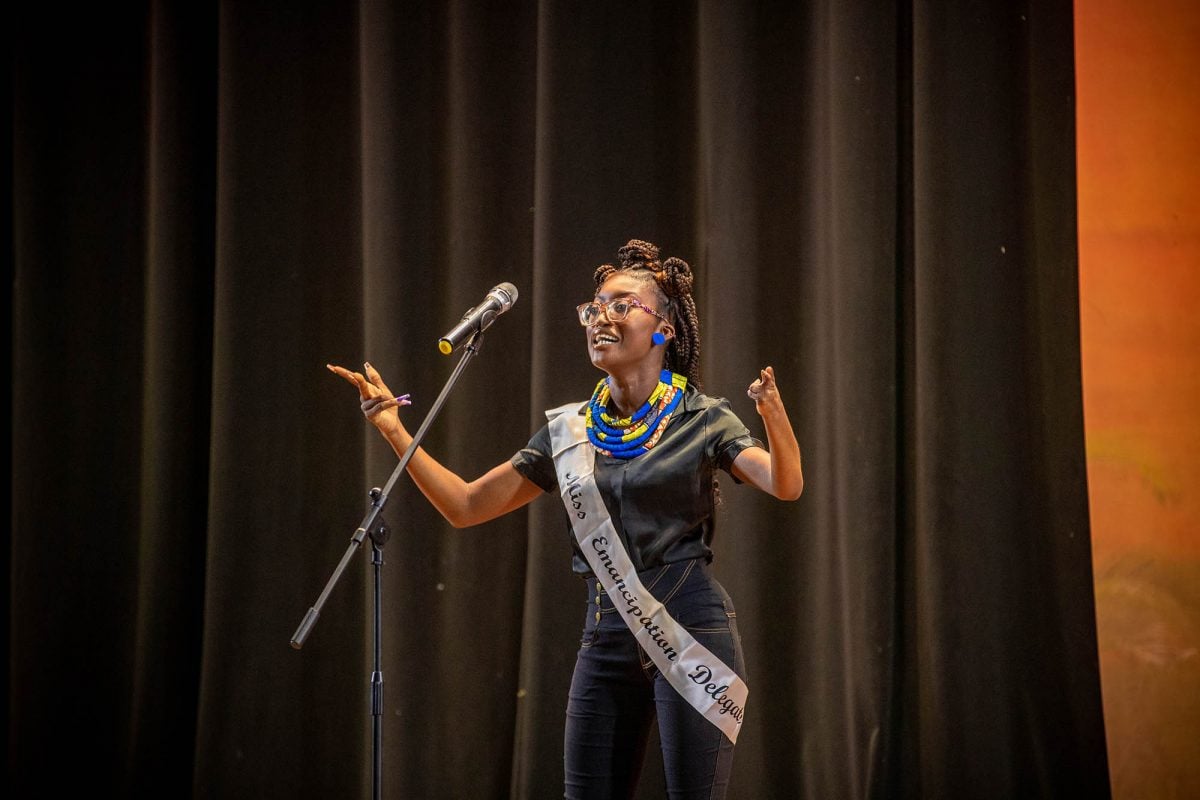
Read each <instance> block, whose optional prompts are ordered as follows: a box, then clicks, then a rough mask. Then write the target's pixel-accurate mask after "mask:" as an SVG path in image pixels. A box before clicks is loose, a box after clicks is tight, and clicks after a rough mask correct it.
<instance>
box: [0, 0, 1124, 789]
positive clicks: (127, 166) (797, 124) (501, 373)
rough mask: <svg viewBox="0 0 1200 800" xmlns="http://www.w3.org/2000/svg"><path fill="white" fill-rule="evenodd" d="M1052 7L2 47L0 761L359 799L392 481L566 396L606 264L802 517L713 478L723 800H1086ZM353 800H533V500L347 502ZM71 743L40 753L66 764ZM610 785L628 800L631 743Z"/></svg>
mask: <svg viewBox="0 0 1200 800" xmlns="http://www.w3.org/2000/svg"><path fill="white" fill-rule="evenodd" d="M1071 13H1072V9H1071V5H1070V3H1066V2H1056V3H1051V4H1049V5H1046V4H1040V5H1038V6H1037V7H1036V8H1035V7H1033V6H1032V4H1024V5H1020V6H1019V7H1013V6H1011V4H1003V3H999V2H996V0H974V1H973V2H970V3H965V4H964V3H949V2H932V1H930V2H913V3H908V2H904V3H896V4H892V5H889V6H886V7H880V6H879V5H878V4H874V3H866V2H862V1H861V0H854V2H848V3H842V4H837V5H833V4H828V3H813V2H803V3H795V4H790V5H787V6H786V7H785V6H782V5H779V6H776V5H774V4H757V3H742V2H736V3H735V2H730V3H708V2H700V3H695V2H663V3H654V4H649V5H647V4H635V3H606V4H600V5H596V4H592V5H579V4H575V3H567V2H562V1H561V0H542V2H539V3H522V4H516V5H513V4H508V3H499V2H494V3H488V2H467V0H455V1H454V2H449V3H419V4H402V3H388V2H382V0H362V2H360V3H359V4H358V5H357V6H353V5H351V6H347V5H345V4H338V3H332V2H323V3H313V4H303V5H301V6H293V7H284V6H282V5H279V4H275V3H268V2H262V1H261V0H259V2H252V3H225V4H218V5H208V6H203V7H196V6H188V7H186V8H185V7H184V5H183V4H174V3H167V2H153V3H150V4H147V5H144V6H134V7H128V8H125V9H122V10H120V11H119V12H113V11H112V10H111V9H108V10H106V11H105V13H104V14H103V15H102V14H100V13H99V12H95V13H93V14H92V15H91V16H87V17H72V18H70V19H63V18H58V17H54V16H51V15H50V14H48V13H46V12H34V11H29V10H24V11H21V12H20V13H19V14H18V15H17V17H16V20H15V22H16V25H15V30H16V32H17V33H16V35H15V37H14V41H15V58H14V81H13V165H14V169H13V176H12V186H11V193H12V197H13V207H14V215H13V252H14V264H15V280H14V293H13V306H12V307H13V327H14V345H13V351H12V352H13V361H12V386H13V389H12V397H13V418H12V460H13V483H12V502H13V510H12V520H13V523H12V525H13V527H12V537H11V548H10V559H11V560H10V566H11V574H12V581H11V595H10V607H9V619H10V628H9V630H10V644H9V647H10V650H9V659H8V661H9V677H10V692H9V701H8V702H9V709H10V714H9V734H8V735H9V763H10V771H11V773H12V777H13V785H14V787H16V788H18V789H20V790H22V791H23V792H24V793H25V795H28V796H38V795H40V794H47V793H49V792H50V790H51V789H52V788H54V787H55V786H56V785H58V784H59V782H60V781H62V780H64V776H62V775H61V774H59V773H60V772H61V770H60V769H59V768H58V767H57V765H58V761H59V758H58V754H59V753H62V752H70V753H71V754H72V757H73V758H77V759H78V764H79V767H80V768H79V770H78V774H77V775H70V776H66V778H65V779H68V780H73V779H74V778H76V777H79V778H83V777H86V779H87V781H88V785H89V786H90V787H91V788H93V789H101V788H109V789H111V790H113V791H117V792H118V793H124V794H128V795H132V796H150V795H155V796H160V795H164V794H169V795H171V796H187V795H189V794H190V795H191V796H195V797H226V796H261V797H284V796H287V797H331V796H338V797H347V796H363V795H366V794H367V793H368V792H369V788H370V785H371V775H370V755H371V733H370V716H369V708H368V703H367V699H368V689H369V677H370V659H371V645H372V639H371V626H370V613H371V598H372V584H371V580H370V565H369V558H367V557H363V558H361V559H360V560H359V561H357V562H356V563H355V564H354V565H352V568H351V569H349V570H348V571H347V572H346V574H345V576H344V577H343V579H342V581H341V583H340V584H339V586H338V589H337V591H336V592H335V593H334V594H333V595H332V596H331V598H330V601H329V603H328V604H327V605H326V607H325V609H324V611H323V613H322V615H321V618H320V620H319V621H318V623H317V625H316V627H315V629H314V631H313V634H312V635H311V637H310V638H309V640H308V642H307V643H306V645H305V647H304V649H303V650H302V651H300V652H296V651H293V650H291V649H290V648H289V647H288V645H287V642H288V639H289V638H290V636H291V634H292V632H293V631H294V630H295V627H296V625H297V624H298V623H299V621H300V619H301V617H302V616H303V614H304V612H305V610H306V609H307V608H308V607H309V606H310V605H312V604H313V602H314V601H315V599H316V596H317V594H318V593H319V591H320V590H321V588H322V587H323V586H324V583H325V581H326V580H327V579H328V577H329V575H330V574H331V572H332V570H333V567H334V566H335V565H336V561H337V559H338V558H339V557H340V555H341V553H342V551H343V550H344V548H345V546H346V543H347V542H348V539H349V536H350V535H351V534H352V533H353V529H354V526H355V525H356V524H357V522H358V521H359V520H360V519H361V517H362V514H363V513H364V511H365V508H366V492H367V490H368V489H369V488H370V487H371V486H379V485H382V484H383V483H384V481H386V480H387V478H388V476H389V475H390V472H391V470H392V469H393V467H394V464H395V457H394V455H393V454H392V453H391V452H390V450H389V449H388V448H387V446H386V445H385V444H384V443H383V442H382V441H380V439H379V437H378V436H377V435H376V434H375V433H374V431H373V429H371V428H370V426H369V425H367V424H366V423H365V422H364V421H363V420H362V417H361V414H360V412H359V411H358V408H357V394H356V392H355V390H354V388H353V387H351V386H349V385H348V384H346V383H345V382H343V381H341V380H340V379H338V378H337V377H336V376H333V375H331V374H330V373H329V372H328V371H326V370H325V368H324V365H325V364H326V363H337V364H342V365H344V366H346V367H349V368H352V369H361V368H362V362H363V361H365V360H369V361H371V363H372V364H373V365H375V366H376V367H377V368H378V369H379V370H380V372H381V373H382V374H383V376H384V378H385V379H386V380H387V381H388V382H389V385H390V386H391V387H392V388H393V389H394V390H396V391H397V392H409V393H411V394H412V395H413V397H414V400H415V404H414V406H413V407H412V408H409V409H405V419H406V422H407V424H408V425H409V426H410V429H412V430H415V429H416V427H417V426H418V425H419V424H420V421H421V419H422V417H423V416H424V414H425V412H426V410H427V409H428V408H429V407H430V406H431V405H432V403H433V401H434V399H435V397H436V396H437V394H438V392H439V390H440V389H441V387H442V384H443V383H444V381H445V380H446V378H447V377H448V376H449V374H450V372H451V370H452V368H453V366H454V364H455V362H456V360H457V358H458V355H457V354H456V355H455V356H453V357H451V358H446V357H444V356H442V355H440V354H439V353H438V352H437V351H436V347H435V342H436V340H437V338H438V337H439V336H440V335H441V334H442V333H444V332H445V330H447V329H448V328H449V327H450V326H451V325H452V324H453V323H454V322H455V321H457V319H458V318H459V316H461V314H462V313H463V312H464V311H466V310H467V309H468V308H469V307H471V306H472V305H474V304H475V303H477V302H478V301H479V300H480V298H481V297H482V296H483V295H484V294H485V293H486V292H487V291H488V290H489V289H490V288H491V287H493V286H494V285H496V284H497V283H500V282H502V281H509V282H512V283H514V284H515V285H516V286H517V287H518V289H519V291H520V298H519V300H518V302H517V304H516V305H515V306H514V307H513V309H512V311H510V312H509V313H508V314H506V315H504V317H503V318H501V319H500V320H498V321H497V323H496V324H495V326H494V327H493V328H492V329H490V330H489V332H488V334H487V336H486V337H485V341H484V344H483V347H482V351H481V354H480V356H479V357H478V358H477V359H475V360H474V361H473V363H472V364H471V366H470V368H469V369H468V370H467V371H466V372H465V373H464V376H463V378H462V380H461V381H460V382H459V384H458V388H457V390H456V392H455V394H454V395H453V396H452V397H451V399H450V400H449V402H448V403H447V404H446V406H445V408H444V409H443V411H442V414H441V416H440V417H439V419H438V421H437V424H436V425H434V427H433V428H432V430H431V432H430V436H429V438H428V439H427V442H426V444H427V449H428V450H429V451H430V453H431V454H433V455H434V456H435V457H437V458H438V459H439V460H441V461H442V462H443V463H444V464H446V465H447V466H448V467H449V468H451V469H452V470H454V471H456V472H458V473H459V474H461V475H462V476H463V477H465V478H467V479H471V478H474V477H475V476H477V475H479V474H481V473H482V472H484V471H485V470H487V469H489V468H490V467H492V466H494V465H496V464H499V463H502V462H503V461H505V460H506V459H507V458H508V457H510V456H511V455H512V453H514V452H515V451H516V450H517V449H519V448H520V447H521V446H523V445H524V443H525V442H526V441H527V440H528V438H529V436H530V435H531V434H532V433H533V431H535V430H536V429H537V427H539V426H540V425H541V424H543V422H544V417H543V415H542V409H545V408H548V407H552V406H556V405H559V404H561V403H563V402H567V401H570V400H574V399H584V398H585V397H586V396H587V395H588V394H589V393H590V392H591V389H592V387H593V385H594V383H595V381H596V380H597V378H598V377H599V375H598V373H596V372H595V370H594V369H593V368H592V367H591V366H590V365H589V364H588V362H587V360H586V354H585V349H584V341H583V334H582V332H581V331H580V329H579V327H578V324H577V323H576V321H575V320H574V318H573V314H572V310H573V306H574V305H576V304H577V303H579V302H581V301H582V300H584V299H586V298H588V297H589V296H590V294H591V292H592V290H593V289H592V281H591V274H592V270H593V269H594V267H595V266H596V265H598V264H600V263H603V262H606V261H611V260H612V259H613V258H614V257H615V251H616V249H617V248H618V247H619V246H621V245H622V244H624V243H625V241H626V240H627V239H630V238H644V239H649V240H651V241H654V242H656V243H658V244H659V245H661V246H662V248H663V255H664V256H670V255H675V256H679V257H682V258H684V259H686V260H688V261H689V262H691V263H692V265H693V267H694V269H695V270H696V275H697V282H696V292H697V303H698V306H699V310H700V316H701V326H702V328H701V333H702V373H703V374H702V380H703V384H704V389H705V391H706V392H707V393H709V394H712V395H718V396H726V397H728V398H729V399H730V401H731V403H732V405H733V408H734V410H735V411H736V412H737V413H738V414H739V415H740V416H741V417H742V419H743V420H744V421H746V422H747V424H748V425H749V427H750V428H751V430H752V431H753V432H755V433H756V435H760V436H761V435H762V426H761V421H760V420H758V418H757V416H756V415H755V412H754V406H753V403H752V402H751V401H750V400H749V399H748V398H747V397H746V396H745V392H744V389H745V387H746V385H748V384H749V383H750V382H751V381H752V380H753V379H754V378H755V377H756V376H757V374H758V370H759V368H761V367H764V366H767V365H768V364H770V365H773V366H774V367H775V370H776V374H777V376H778V380H779V385H780V388H781V391H782V393H783V396H784V400H785V403H786V404H787V407H788V410H789V414H790V416H791V419H792V422H793V425H794V426H795V429H796V432H797V435H798V437H799V439H800V443H801V448H802V450H803V453H804V459H805V465H806V479H807V486H806V491H805V494H804V496H803V497H802V498H801V499H800V500H799V501H798V502H795V503H780V502H777V501H774V500H773V499H771V498H769V497H766V496H764V495H762V494H760V493H757V492H755V491H754V490H751V489H748V488H747V487H745V486H741V485H737V484H735V483H734V482H733V481H732V480H731V479H729V478H728V477H726V478H724V479H723V480H722V481H721V495H722V507H721V509H720V510H719V511H718V523H717V527H718V534H717V541H716V546H715V548H716V552H717V558H716V562H715V565H716V571H717V576H718V577H719V579H720V580H721V581H722V582H723V583H724V584H725V586H726V587H727V588H728V589H729V591H730V593H731V594H732V596H733V598H734V601H735V603H736V604H737V607H738V619H739V627H740V629H741V632H742V635H743V637H744V644H745V648H746V657H747V663H748V671H749V680H748V682H749V685H750V689H751V694H750V700H749V703H748V708H747V711H748V714H747V722H746V731H745V733H744V735H743V736H742V737H740V739H739V747H738V754H737V758H736V759H735V765H734V780H733V786H734V788H733V791H731V797H744V798H750V797H847V798H850V797H855V798H857V797H864V798H865V797H896V796H902V797H960V796H973V797H981V796H983V797H1013V796H1022V797H1025V796H1031V797H1051V796H1059V795H1062V794H1065V793H1066V791H1067V788H1068V787H1071V788H1078V789H1082V790H1083V792H1084V793H1085V794H1087V795H1088V796H1107V794H1108V774H1107V766H1106V760H1105V747H1104V729H1103V721H1102V717H1101V711H1100V695H1099V677H1098V667H1097V659H1096V644H1095V624H1094V617H1093V601H1092V584H1091V562H1090V548H1089V535H1088V518H1087V505H1086V500H1087V487H1086V480H1085V473H1084V469H1083V466H1084V461H1083V455H1084V453H1083V440H1082V419H1081V410H1080V408H1081V407H1080V382H1079V351H1078V298H1077V284H1076V263H1075V258H1076V254H1075V199H1074V198H1075V189H1074V179H1075V173H1074V130H1073V120H1074V108H1073V100H1072V98H1073V63H1072V59H1073V53H1072V21H1071ZM385 517H386V518H387V520H388V523H389V526H390V527H391V529H392V531H393V536H392V538H391V540H390V542H389V543H388V545H387V546H386V548H385V559H386V564H385V567H384V569H383V575H384V584H383V598H384V611H383V620H384V642H383V645H384V651H383V654H384V676H385V690H384V700H385V713H384V766H385V777H384V789H385V796H390V797H411V796H420V797H424V796H443V797H522V798H524V797H528V798H537V797H545V796H551V795H556V794H559V793H560V792H561V785H562V729H563V720H564V716H565V706H566V694H567V687H568V685H569V681H570V675H571V668H572V664H573V660H574V653H575V648H576V641H577V634H578V629H579V627H580V625H581V624H582V621H583V614H584V611H585V608H584V606H585V603H586V590H585V587H584V585H583V584H582V583H581V582H580V581H579V580H577V579H576V578H575V577H574V576H573V575H572V574H571V572H570V567H569V564H570V545H569V538H568V534H567V531H566V528H565V526H564V523H563V519H562V514H561V511H560V509H559V506H558V503H557V499H556V498H554V497H546V498H540V499H539V500H537V501H535V502H534V503H533V504H532V505H531V506H529V507H528V508H527V509H524V510H522V511H520V512H517V513H515V514H512V515H509V516H508V517H506V518H503V519H500V520H496V521H494V522H491V523H488V524H486V525H483V526H479V527H477V528H473V529H469V530H461V531H457V530H452V529H451V528H450V527H449V526H448V525H446V524H445V522H444V521H443V520H442V519H441V518H440V516H438V515H437V513H436V512H435V511H433V509H432V508H431V507H430V506H429V504H428V503H427V502H426V501H425V500H424V499H423V498H422V497H420V495H419V492H417V491H416V489H415V488H414V487H413V486H412V485H411V483H410V482H409V481H407V480H401V481H400V482H399V483H398V484H397V487H396V489H395V491H394V493H393V494H392V496H391V500H390V502H389V504H388V507H387V510H386V512H385ZM76 754H78V755H77V756H76ZM643 772H644V774H643V780H642V787H641V790H640V792H639V797H655V796H661V794H662V768H661V764H660V758H659V753H658V750H657V748H656V746H655V744H654V743H652V744H651V747H650V748H649V750H648V752H647V759H646V763H645V764H644V766H643Z"/></svg>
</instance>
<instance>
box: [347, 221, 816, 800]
mask: <svg viewBox="0 0 1200 800" xmlns="http://www.w3.org/2000/svg"><path fill="white" fill-rule="evenodd" d="M617 255H618V259H619V265H618V266H613V265H609V264H605V265H603V266H601V267H599V268H598V269H597V270H596V272H595V275H594V279H595V283H596V293H595V297H594V299H593V300H592V301H591V302H588V303H584V304H582V305H580V306H579V307H578V309H577V311H578V314H579V320H580V324H582V325H583V326H584V328H585V330H586V331H587V347H588V355H589V356H590V358H591V360H592V363H593V364H594V365H595V366H596V367H598V368H599V369H600V370H602V371H603V372H605V373H606V374H607V377H606V378H604V379H603V380H601V381H600V383H599V384H598V385H597V387H596V390H595V392H594V393H593V395H592V399H591V400H590V401H588V402H587V403H586V404H585V403H581V402H577V403H572V404H568V405H566V406H562V407H560V408H558V409H553V410H551V411H548V412H546V413H547V416H548V417H549V418H550V422H549V423H548V424H547V425H546V426H545V427H543V428H542V429H541V430H539V431H538V432H537V433H536V434H535V435H534V437H533V438H532V439H531V440H530V442H529V444H528V445H527V446H526V447H525V448H523V449H522V450H521V451H520V452H518V453H517V454H516V455H515V456H513V458H512V459H511V460H510V461H507V462H505V463H503V464H500V465H499V466H497V467H495V468H494V469H492V470H491V471H489V472H488V473H486V474H485V475H483V476H482V477H480V478H478V479H476V480H474V481H471V482H469V483H468V482H466V481H464V480H463V479H462V478H460V477H459V476H458V475H456V474H454V473H453V472H451V471H450V470H448V469H446V468H445V467H443V466H442V465H441V464H439V463H438V462H437V461H435V460H434V459H433V458H431V457H430V456H429V455H428V454H426V453H425V452H424V451H423V450H418V452H417V453H416V454H414V456H413V458H412V460H411V461H410V462H409V465H408V470H409V473H410V474H411V475H412V477H413V480H414V482H415V483H416V484H417V486H418V487H419V488H420V490H421V491H422V492H423V493H424V494H425V496H426V497H428V498H429V500H430V502H432V503H433V505H434V506H435V507H436V508H437V510H438V511H439V512H441V514H442V516H444V517H445V518H446V520H447V521H449V522H450V524H451V525H454V526H455V527H458V528H462V527H467V526H469V525H477V524H479V523H481V522H486V521H487V520H490V519H493V518H495V517H498V516H500V515H502V514H507V513H508V512H510V511H514V510H516V509H518V508H520V507H522V506H524V505H525V504H526V503H529V502H530V501H531V500H533V499H534V498H535V497H537V496H538V495H540V494H542V493H543V492H550V491H557V492H558V493H559V494H560V496H561V497H562V500H563V506H564V510H565V513H566V516H567V519H568V523H569V527H570V530H571V533H572V538H573V540H574V548H575V550H574V552H575V554H574V570H575V572H576V573H578V574H580V575H581V576H582V577H584V578H585V579H586V581H587V586H588V600H587V603H588V610H587V616H586V618H585V624H584V631H583V639H582V642H581V646H580V649H579V653H578V656H577V658H576V663H575V673H574V676H573V678H572V681H571V691H570V695H569V699H568V704H567V725H566V735H565V753H566V756H565V760H566V764H565V768H566V795H565V796H566V797H567V798H583V797H603V798H612V797H629V796H632V794H633V791H634V788H635V786H636V784H637V778H638V774H639V771H640V769H641V763H642V758H643V755H644V750H645V744H646V738H647V734H648V731H649V728H650V724H651V722H652V720H653V719H654V718H657V720H658V727H659V736H660V739H661V742H662V750H663V761H664V767H665V771H666V777H667V789H668V793H669V795H670V797H672V798H675V797H698V798H699V797H703V798H719V797H724V796H725V791H726V789H727V787H728V780H729V771H730V767H731V765H732V760H733V745H734V742H735V741H736V739H737V732H738V730H739V729H740V726H741V721H742V710H743V708H744V706H745V699H746V693H747V689H746V687H745V683H744V678H745V669H744V667H743V664H742V652H741V643H740V640H739V639H738V634H737V625H736V618H735V613H734V609H733V604H732V603H731V602H730V600H729V596H728V595H727V594H726V593H725V590H724V589H723V588H722V587H721V586H720V584H718V583H717V582H716V580H714V579H713V577H712V573H711V571H710V568H709V563H710V562H711V561H712V551H711V549H710V544H711V542H712V536H713V511H714V507H715V504H716V501H717V484H716V479H715V477H714V475H715V471H716V469H718V468H720V469H724V470H726V471H727V472H729V473H730V474H731V475H732V476H733V478H734V480H736V481H739V482H741V481H744V482H746V483H749V484H751V485H753V486H756V487H757V488H759V489H762V490H763V491H765V492H768V493H769V494H772V495H774V496H775V497H778V498H780V499H784V500H794V499H796V498H797V497H799V496H800V493H801V491H802V490H803V487H804V478H803V475H802V473H801V464H800V448H799V445H798V444H797V443H796V437H795V435H794V433H793V432H792V427H791V423H790V422H789V421H788V417H787V413H786V411H785V410H784V407H783V402H782V401H781V399H780V397H779V392H778V390H777V388H776V385H775V374H774V371H773V369H772V368H771V367H767V368H766V369H764V370H762V371H761V372H760V374H759V378H758V379H757V380H755V381H754V383H752V384H751V385H750V387H749V389H748V390H747V393H748V394H749V396H750V397H751V398H753V399H754V401H755V407H756V409H757V411H758V413H759V415H760V416H761V417H762V419H763V424H764V427H765V428H766V433H767V442H768V447H766V448H764V447H763V446H762V444H761V443H760V442H759V441H758V440H756V439H754V438H752V437H751V436H750V433H749V431H748V430H747V429H746V427H745V425H743V424H742V423H741V421H740V420H739V419H738V418H737V417H736V416H735V415H734V413H733V411H732V410H731V409H730V407H729V403H728V401H725V400H721V399H717V398H711V397H707V396H705V395H704V394H701V393H700V391H699V381H698V380H697V371H698V366H699V355H700V353H699V351H700V331H699V321H698V319H697V316H696V305H695V301H694V300H693V298H692V292H691V289H692V273H691V269H690V268H689V267H688V265H687V263H686V262H684V261H681V260H680V259H677V258H669V259H667V260H666V261H665V262H661V263H660V261H659V251H658V248H657V247H656V246H654V245H653V244H650V243H649V242H643V241H638V240H633V241H630V242H629V243H628V244H627V245H626V246H625V247H622V248H621V249H620V250H619V251H618V254H617ZM364 367H365V373H366V374H365V375H363V374H360V373H357V372H351V371H349V370H346V369H343V368H342V367H335V366H330V367H329V369H331V370H332V371H333V372H335V373H337V374H338V375H340V376H341V377H343V378H345V379H346V380H347V381H349V382H351V383H353V384H355V386H357V388H358V391H359V397H360V399H361V401H362V411H363V413H364V414H365V415H366V417H367V419H369V420H370V421H371V422H372V423H373V424H374V425H375V426H376V427H377V428H378V429H379V431H380V432H381V433H382V434H383V435H384V437H385V438H386V439H387V440H388V442H389V443H390V444H391V446H392V449H393V450H395V451H396V454H397V455H401V454H403V453H404V452H405V450H406V449H407V448H408V446H409V444H410V442H411V441H412V437H411V435H410V434H409V433H408V432H407V431H406V430H405V428H404V425H403V424H401V422H400V418H399V415H398V414H397V408H398V407H399V406H401V405H407V404H408V401H407V398H406V397H401V398H397V397H395V396H394V395H393V394H392V392H391V390H390V389H388V387H387V384H385V383H384V381H383V379H382V378H381V377H380V375H379V373H378V372H377V371H376V370H375V369H374V368H373V367H371V366H370V364H366V365H364ZM555 453H557V454H558V456H557V457H555V455H554V454H555Z"/></svg>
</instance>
